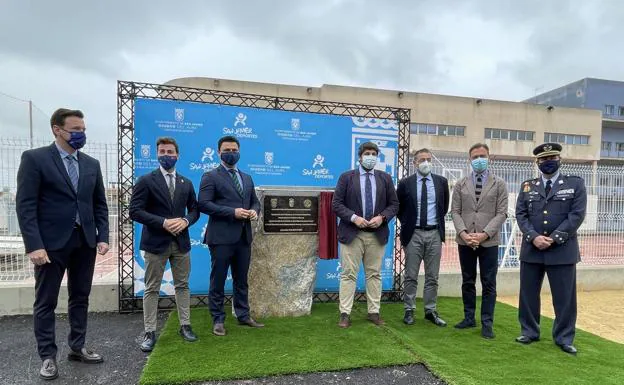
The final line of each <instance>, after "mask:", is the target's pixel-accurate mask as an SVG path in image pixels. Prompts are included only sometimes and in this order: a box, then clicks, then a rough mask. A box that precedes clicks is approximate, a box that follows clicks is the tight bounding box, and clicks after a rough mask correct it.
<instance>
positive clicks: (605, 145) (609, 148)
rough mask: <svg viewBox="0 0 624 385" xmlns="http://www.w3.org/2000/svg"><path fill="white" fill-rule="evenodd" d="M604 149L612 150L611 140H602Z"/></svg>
mask: <svg viewBox="0 0 624 385" xmlns="http://www.w3.org/2000/svg"><path fill="white" fill-rule="evenodd" d="M602 151H611V142H602Z"/></svg>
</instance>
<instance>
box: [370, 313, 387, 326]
mask: <svg viewBox="0 0 624 385" xmlns="http://www.w3.org/2000/svg"><path fill="white" fill-rule="evenodd" d="M368 320H369V321H370V322H372V323H374V324H375V325H377V326H381V325H385V324H386V323H385V322H384V320H382V319H381V317H380V316H379V313H368Z"/></svg>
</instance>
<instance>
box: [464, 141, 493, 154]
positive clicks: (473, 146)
mask: <svg viewBox="0 0 624 385" xmlns="http://www.w3.org/2000/svg"><path fill="white" fill-rule="evenodd" d="M477 148H485V151H487V153H488V155H490V148H489V147H488V145H487V144H485V143H475V144H473V145H472V146H471V147H470V150H468V156H470V154H472V151H473V150H476V149H477Z"/></svg>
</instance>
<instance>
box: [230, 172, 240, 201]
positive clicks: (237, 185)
mask: <svg viewBox="0 0 624 385" xmlns="http://www.w3.org/2000/svg"><path fill="white" fill-rule="evenodd" d="M228 171H229V172H230V176H231V177H232V180H233V181H234V185H235V186H236V191H238V193H239V194H240V196H243V187H242V186H241V185H240V182H239V181H238V176H237V175H236V170H233V169H232V170H228Z"/></svg>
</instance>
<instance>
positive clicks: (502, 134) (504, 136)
mask: <svg viewBox="0 0 624 385" xmlns="http://www.w3.org/2000/svg"><path fill="white" fill-rule="evenodd" d="M534 134H535V133H534V132H533V131H520V130H506V129H502V128H486V129H485V131H484V137H485V139H501V140H511V141H513V142H517V141H529V142H532V141H533V135H534Z"/></svg>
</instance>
